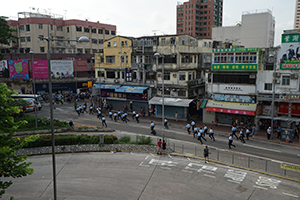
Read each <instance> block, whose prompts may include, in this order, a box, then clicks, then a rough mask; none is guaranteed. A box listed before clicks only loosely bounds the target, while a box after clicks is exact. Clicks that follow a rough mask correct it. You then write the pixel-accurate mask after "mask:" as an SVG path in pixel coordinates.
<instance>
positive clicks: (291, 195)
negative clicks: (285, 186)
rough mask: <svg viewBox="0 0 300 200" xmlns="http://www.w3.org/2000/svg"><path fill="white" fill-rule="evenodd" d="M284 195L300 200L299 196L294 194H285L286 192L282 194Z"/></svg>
mask: <svg viewBox="0 0 300 200" xmlns="http://www.w3.org/2000/svg"><path fill="white" fill-rule="evenodd" d="M282 194H284V195H287V196H290V197H295V198H299V197H298V196H297V195H293V194H289V193H285V192H282Z"/></svg>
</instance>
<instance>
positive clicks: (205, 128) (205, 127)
mask: <svg viewBox="0 0 300 200" xmlns="http://www.w3.org/2000/svg"><path fill="white" fill-rule="evenodd" d="M205 134H207V126H206V124H204V136H205Z"/></svg>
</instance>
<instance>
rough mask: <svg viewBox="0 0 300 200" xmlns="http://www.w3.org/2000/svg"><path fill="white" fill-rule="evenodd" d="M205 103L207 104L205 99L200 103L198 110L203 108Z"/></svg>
mask: <svg viewBox="0 0 300 200" xmlns="http://www.w3.org/2000/svg"><path fill="white" fill-rule="evenodd" d="M206 103H207V99H204V100H203V101H202V102H201V105H200V108H205V105H206Z"/></svg>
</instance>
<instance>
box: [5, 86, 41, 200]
mask: <svg viewBox="0 0 300 200" xmlns="http://www.w3.org/2000/svg"><path fill="white" fill-rule="evenodd" d="M12 94H16V92H14V91H11V90H9V89H8V88H7V86H6V84H0V127H1V129H0V178H2V177H11V178H20V177H23V176H27V175H29V174H32V173H33V169H32V168H30V167H29V166H30V165H31V164H32V163H30V162H28V163H26V162H25V160H26V159H27V156H16V155H15V153H16V151H17V150H18V149H21V148H22V147H23V146H24V145H25V144H26V143H28V142H32V141H35V140H36V139H37V138H38V137H39V135H36V136H30V137H25V138H22V139H21V138H13V135H14V134H15V132H16V130H17V128H18V127H19V126H20V125H22V124H24V123H27V122H26V121H20V122H18V123H16V122H15V121H14V118H13V115H14V114H15V113H19V112H20V109H19V106H16V104H15V102H14V99H13V98H10V96H11V95H12ZM12 183H13V182H12V181H11V180H9V181H3V180H0V198H1V197H2V195H3V194H4V193H5V189H7V188H8V187H9V186H11V185H12Z"/></svg>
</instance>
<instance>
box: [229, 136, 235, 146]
mask: <svg viewBox="0 0 300 200" xmlns="http://www.w3.org/2000/svg"><path fill="white" fill-rule="evenodd" d="M232 143H233V138H232V134H229V138H228V147H229V149H231V146H234V147H235V145H234V144H232Z"/></svg>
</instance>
